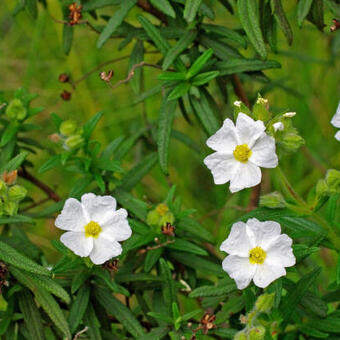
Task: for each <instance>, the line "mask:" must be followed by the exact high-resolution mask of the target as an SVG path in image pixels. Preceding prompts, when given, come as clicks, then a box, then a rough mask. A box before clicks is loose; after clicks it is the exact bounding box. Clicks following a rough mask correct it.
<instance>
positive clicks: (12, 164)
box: [0, 151, 28, 173]
mask: <svg viewBox="0 0 340 340" xmlns="http://www.w3.org/2000/svg"><path fill="white" fill-rule="evenodd" d="M27 156H28V152H27V151H23V152H21V153H19V154H18V155H17V156H15V157H14V158H13V159H11V160H10V161H9V162H7V164H5V165H4V166H2V167H1V169H0V173H3V172H4V171H7V172H11V171H13V170H16V169H18V168H19V166H20V165H21V163H23V161H24V160H25V158H26V157H27Z"/></svg>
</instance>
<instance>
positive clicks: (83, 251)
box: [60, 231, 93, 257]
mask: <svg viewBox="0 0 340 340" xmlns="http://www.w3.org/2000/svg"><path fill="white" fill-rule="evenodd" d="M60 241H61V242H62V243H63V244H64V245H65V246H66V247H67V248H70V249H71V250H72V251H73V252H74V253H75V254H77V255H79V256H81V257H86V256H89V254H90V253H91V251H92V248H93V238H92V237H85V233H83V232H73V231H68V232H67V233H64V234H62V235H61V237H60Z"/></svg>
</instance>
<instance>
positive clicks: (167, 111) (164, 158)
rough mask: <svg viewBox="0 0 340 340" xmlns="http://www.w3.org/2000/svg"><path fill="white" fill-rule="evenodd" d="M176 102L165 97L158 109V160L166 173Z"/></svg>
mask: <svg viewBox="0 0 340 340" xmlns="http://www.w3.org/2000/svg"><path fill="white" fill-rule="evenodd" d="M176 104H177V102H176V101H168V100H167V98H166V96H165V97H164V98H163V103H162V106H161V109H160V115H159V120H158V132H157V146H158V160H159V164H160V167H161V169H162V171H163V172H164V173H165V174H167V173H168V155H169V144H170V137H171V131H172V125H173V121H174V118H175V111H176Z"/></svg>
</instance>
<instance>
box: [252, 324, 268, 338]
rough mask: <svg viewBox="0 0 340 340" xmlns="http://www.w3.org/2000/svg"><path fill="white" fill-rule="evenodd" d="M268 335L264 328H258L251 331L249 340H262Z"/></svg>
mask: <svg viewBox="0 0 340 340" xmlns="http://www.w3.org/2000/svg"><path fill="white" fill-rule="evenodd" d="M265 334H266V329H265V328H264V327H263V326H257V327H254V328H252V329H250V331H249V335H248V339H249V340H262V339H264V336H265Z"/></svg>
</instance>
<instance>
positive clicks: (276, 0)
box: [271, 0, 293, 45]
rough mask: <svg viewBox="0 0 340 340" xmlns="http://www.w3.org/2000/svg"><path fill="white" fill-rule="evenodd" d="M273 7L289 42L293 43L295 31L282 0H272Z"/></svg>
mask: <svg viewBox="0 0 340 340" xmlns="http://www.w3.org/2000/svg"><path fill="white" fill-rule="evenodd" d="M271 7H272V11H273V13H274V16H275V19H276V20H277V22H278V24H279V26H280V27H281V29H282V31H283V33H284V35H285V36H286V39H287V42H288V44H289V45H291V44H292V43H293V31H292V28H291V27H290V24H289V22H288V20H287V17H286V14H285V12H284V10H283V7H282V3H281V0H271Z"/></svg>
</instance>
